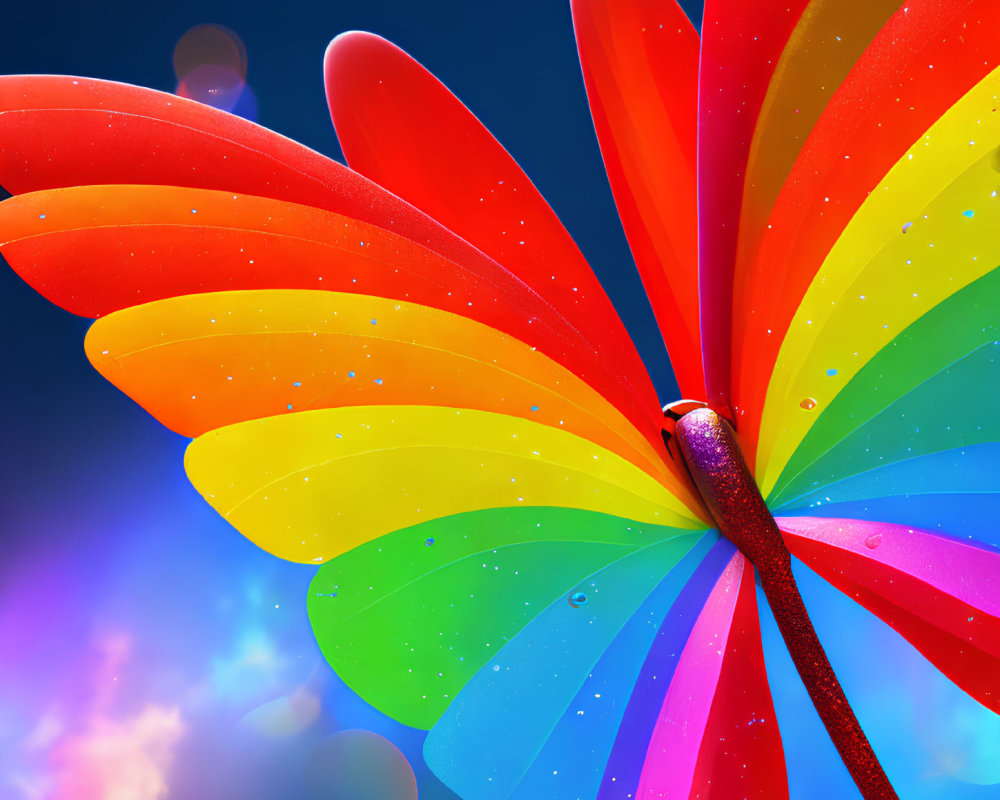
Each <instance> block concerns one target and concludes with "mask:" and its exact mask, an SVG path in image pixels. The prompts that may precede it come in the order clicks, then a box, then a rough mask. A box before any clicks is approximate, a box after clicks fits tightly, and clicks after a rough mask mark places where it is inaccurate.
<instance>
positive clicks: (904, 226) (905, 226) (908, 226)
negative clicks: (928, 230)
mask: <svg viewBox="0 0 1000 800" xmlns="http://www.w3.org/2000/svg"><path fill="white" fill-rule="evenodd" d="M912 226H913V223H912V222H904V223H903V233H906V232H907V231H908V230H909V229H910V228H911V227H912Z"/></svg>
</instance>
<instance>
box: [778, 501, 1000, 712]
mask: <svg viewBox="0 0 1000 800" xmlns="http://www.w3.org/2000/svg"><path fill="white" fill-rule="evenodd" d="M778 525H779V527H780V528H781V530H782V532H783V533H784V534H785V541H786V543H787V544H788V549H789V550H791V552H792V553H793V554H794V555H795V556H797V557H798V558H801V559H802V561H803V562H805V564H807V565H808V566H809V567H811V568H812V569H813V570H815V571H816V572H817V573H818V574H819V575H821V576H822V577H823V578H825V579H826V580H827V581H829V582H830V583H831V584H833V585H834V586H836V587H837V588H838V589H840V590H841V591H842V592H844V593H845V594H846V595H848V596H849V597H852V598H854V599H855V600H857V601H858V602H859V603H860V604H861V605H863V606H864V607H865V608H867V609H868V610H869V611H871V612H872V613H873V614H875V615H876V616H878V617H879V618H880V619H882V620H884V621H885V622H887V623H888V624H889V625H891V626H892V627H893V628H895V629H896V630H897V631H899V633H900V634H902V635H903V636H904V637H905V638H906V639H907V641H909V642H910V644H912V645H913V646H914V647H916V648H917V650H919V651H920V652H921V653H923V654H924V656H925V657H926V658H927V659H928V660H929V661H931V662H932V663H933V664H934V665H935V666H937V668H938V669H940V670H941V671H942V672H943V673H944V674H945V675H947V676H948V677H949V678H950V679H951V680H953V681H954V682H955V683H956V684H957V685H958V686H960V687H961V688H962V689H964V690H965V691H966V692H968V693H969V694H970V695H971V696H972V697H974V698H975V699H976V700H978V701H979V702H980V703H982V704H983V705H985V706H986V707H988V708H990V709H991V710H993V711H996V712H1000V553H995V552H990V551H987V550H982V549H980V548H978V547H974V546H972V545H970V544H965V543H962V542H958V541H955V540H952V539H947V538H945V537H943V536H938V535H936V534H934V533H930V532H928V531H922V530H917V529H914V528H908V527H906V526H904V525H890V524H888V523H884V522H869V521H866V520H854V519H817V518H813V517H789V518H779V519H778Z"/></svg>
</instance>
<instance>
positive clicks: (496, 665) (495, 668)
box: [493, 664, 500, 672]
mask: <svg viewBox="0 0 1000 800" xmlns="http://www.w3.org/2000/svg"><path fill="white" fill-rule="evenodd" d="M493 671H494V672H499V671H500V665H499V664H494V665H493Z"/></svg>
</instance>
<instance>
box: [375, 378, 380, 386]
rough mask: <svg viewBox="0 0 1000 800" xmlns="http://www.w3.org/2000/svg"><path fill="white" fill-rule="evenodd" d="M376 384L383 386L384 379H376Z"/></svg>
mask: <svg viewBox="0 0 1000 800" xmlns="http://www.w3.org/2000/svg"><path fill="white" fill-rule="evenodd" d="M375 383H377V384H378V385H379V386H381V385H382V379H381V378H376V379H375Z"/></svg>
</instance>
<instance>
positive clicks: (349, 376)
mask: <svg viewBox="0 0 1000 800" xmlns="http://www.w3.org/2000/svg"><path fill="white" fill-rule="evenodd" d="M347 377H348V378H353V377H354V370H353V369H352V370H351V371H350V372H348V373H347Z"/></svg>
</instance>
